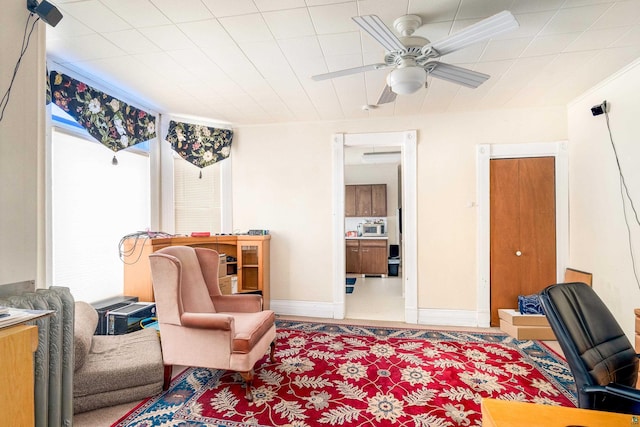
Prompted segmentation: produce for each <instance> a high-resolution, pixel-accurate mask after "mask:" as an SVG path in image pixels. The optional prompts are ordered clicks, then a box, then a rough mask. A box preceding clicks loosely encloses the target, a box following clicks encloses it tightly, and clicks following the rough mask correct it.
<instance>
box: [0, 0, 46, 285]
mask: <svg viewBox="0 0 640 427" xmlns="http://www.w3.org/2000/svg"><path fill="white" fill-rule="evenodd" d="M28 16H29V12H28V11H27V9H26V2H24V1H18V0H11V1H8V2H6V1H5V2H3V3H2V13H0V29H1V30H0V58H2V59H1V60H0V94H2V95H4V93H5V91H6V90H7V89H8V87H9V83H10V81H11V76H12V74H13V70H14V67H15V65H16V62H17V60H18V58H19V56H20V47H21V44H22V36H23V33H24V29H25V24H26V22H27V17H28ZM30 22H33V19H31V21H30ZM44 25H45V24H44V23H41V22H40V23H38V24H37V26H36V30H35V31H34V32H33V34H32V36H31V41H30V43H29V47H28V49H27V51H26V53H25V55H24V57H23V58H22V63H21V65H20V68H19V70H18V73H17V75H16V78H15V81H14V83H13V89H12V91H11V98H10V100H9V104H8V106H7V108H6V110H5V113H4V118H3V119H2V122H0V182H1V184H0V236H1V238H0V285H2V284H7V283H14V282H23V281H36V280H38V281H42V280H43V278H44V249H43V248H44V234H43V233H44V218H45V216H44V188H43V186H41V185H39V183H42V182H44V181H43V177H44V155H43V147H44V145H43V143H44V129H45V126H44V110H45V105H44V83H45V65H44V33H45V28H44ZM29 28H30V26H29ZM38 285H41V283H39V284H38Z"/></svg>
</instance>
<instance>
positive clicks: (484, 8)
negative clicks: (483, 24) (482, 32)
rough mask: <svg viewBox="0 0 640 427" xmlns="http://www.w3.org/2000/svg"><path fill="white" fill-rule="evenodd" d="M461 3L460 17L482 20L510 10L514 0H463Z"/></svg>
mask: <svg viewBox="0 0 640 427" xmlns="http://www.w3.org/2000/svg"><path fill="white" fill-rule="evenodd" d="M461 3H462V4H461V6H460V10H459V11H458V16H457V18H458V19H476V20H480V19H484V18H488V17H490V16H492V15H495V14H496V13H499V12H502V11H503V10H508V9H509V7H510V6H511V3H512V0H491V1H490V2H488V1H487V0H463V1H462V2H461Z"/></svg>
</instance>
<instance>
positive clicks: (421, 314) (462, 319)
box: [418, 308, 480, 328]
mask: <svg viewBox="0 0 640 427" xmlns="http://www.w3.org/2000/svg"><path fill="white" fill-rule="evenodd" d="M418 324H420V325H434V326H464V327H472V328H478V327H480V325H479V322H478V313H477V312H475V311H471V310H440V309H432V308H428V309H419V310H418Z"/></svg>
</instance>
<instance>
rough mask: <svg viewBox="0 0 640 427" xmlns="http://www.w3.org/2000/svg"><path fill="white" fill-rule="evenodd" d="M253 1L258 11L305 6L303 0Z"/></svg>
mask: <svg viewBox="0 0 640 427" xmlns="http://www.w3.org/2000/svg"><path fill="white" fill-rule="evenodd" d="M254 3H255V4H256V6H257V7H258V10H259V11H260V12H269V11H272V10H285V9H296V8H299V7H302V8H305V7H307V4H306V3H305V1H304V0H254Z"/></svg>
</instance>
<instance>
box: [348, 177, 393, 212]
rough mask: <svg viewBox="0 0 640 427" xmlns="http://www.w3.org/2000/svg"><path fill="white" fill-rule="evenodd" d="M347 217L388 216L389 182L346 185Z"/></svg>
mask: <svg viewBox="0 0 640 427" xmlns="http://www.w3.org/2000/svg"><path fill="white" fill-rule="evenodd" d="M344 194H345V212H344V215H345V216H346V217H366V216H369V217H371V216H377V217H381V216H387V184H366V185H347V186H345V193H344Z"/></svg>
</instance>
